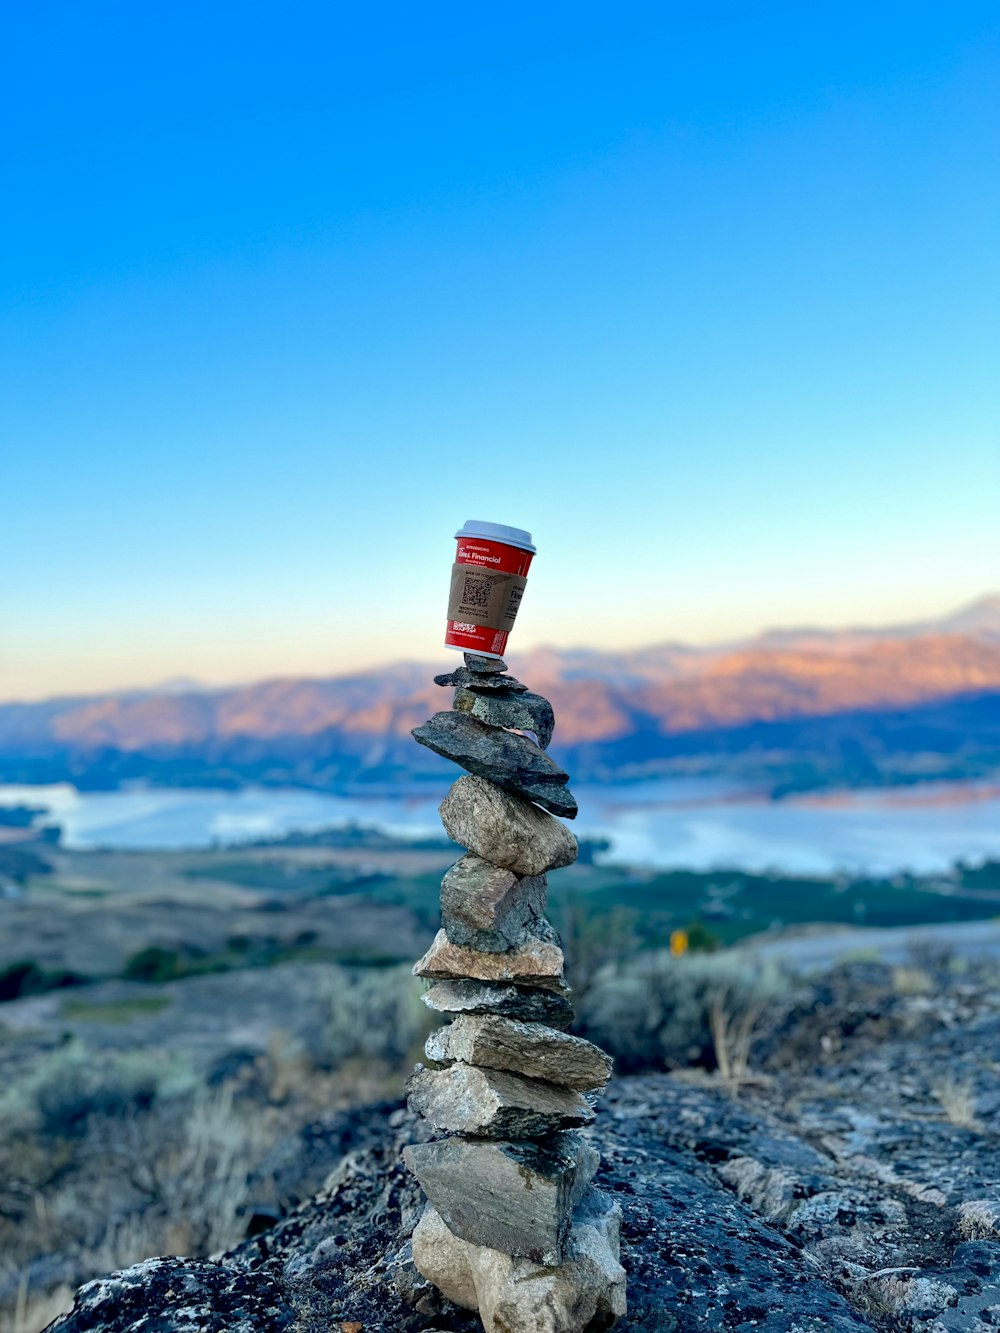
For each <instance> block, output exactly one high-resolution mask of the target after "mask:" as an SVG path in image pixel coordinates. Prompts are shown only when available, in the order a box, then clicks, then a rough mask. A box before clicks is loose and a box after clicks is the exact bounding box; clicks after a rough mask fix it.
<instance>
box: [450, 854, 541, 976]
mask: <svg viewBox="0 0 1000 1333" xmlns="http://www.w3.org/2000/svg"><path fill="white" fill-rule="evenodd" d="M544 916H545V876H544V875H535V876H517V875H515V874H514V872H513V871H512V870H504V869H502V867H500V866H494V865H491V864H490V863H489V861H484V860H482V858H481V857H478V856H476V855H474V854H473V853H471V852H470V853H467V854H466V855H465V856H463V857H462V859H461V861H458V862H456V864H455V865H453V866H452V867H451V869H450V870H449V871H448V873H447V874H446V875H445V877H444V879H443V881H442V883H441V920H442V924H443V926H444V930H445V934H446V935H447V936H448V938H449V940H451V942H452V944H461V945H464V946H465V947H466V948H469V949H478V950H480V951H481V952H483V953H503V952H504V951H505V950H507V949H516V948H518V947H519V946H520V945H522V944H525V943H526V942H527V941H528V940H529V939H530V938H532V936H535V935H537V934H538V931H539V928H540V923H541V921H542V920H543V919H544Z"/></svg>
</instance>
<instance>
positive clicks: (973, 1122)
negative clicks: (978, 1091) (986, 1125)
mask: <svg viewBox="0 0 1000 1333" xmlns="http://www.w3.org/2000/svg"><path fill="white" fill-rule="evenodd" d="M931 1092H932V1093H933V1095H934V1097H935V1098H936V1099H937V1101H938V1103H939V1104H940V1106H941V1110H942V1111H943V1112H944V1116H945V1119H946V1120H947V1121H948V1123H949V1124H951V1125H955V1126H956V1127H957V1128H958V1129H970V1130H972V1131H973V1132H974V1133H976V1134H981V1133H982V1132H983V1126H982V1124H981V1122H980V1120H979V1119H978V1117H977V1116H976V1095H975V1087H974V1085H973V1082H972V1079H971V1078H954V1077H952V1076H951V1075H948V1076H946V1077H945V1078H941V1079H939V1080H938V1081H937V1082H936V1083H933V1084H931Z"/></svg>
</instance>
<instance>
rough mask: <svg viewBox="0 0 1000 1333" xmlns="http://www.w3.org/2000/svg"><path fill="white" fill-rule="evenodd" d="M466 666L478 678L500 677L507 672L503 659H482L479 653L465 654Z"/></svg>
mask: <svg viewBox="0 0 1000 1333" xmlns="http://www.w3.org/2000/svg"><path fill="white" fill-rule="evenodd" d="M462 656H463V658H464V659H465V665H466V666H467V667H468V669H469V670H470V671H472V672H474V673H475V675H477V676H499V675H502V674H503V672H505V671H506V670H507V663H506V662H505V661H504V660H503V658H502V657H480V656H479V654H478V653H463V654H462Z"/></svg>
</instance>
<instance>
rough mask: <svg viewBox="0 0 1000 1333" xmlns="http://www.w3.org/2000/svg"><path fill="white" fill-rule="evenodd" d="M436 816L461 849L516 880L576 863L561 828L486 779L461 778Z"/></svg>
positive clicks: (566, 831) (572, 845)
mask: <svg viewBox="0 0 1000 1333" xmlns="http://www.w3.org/2000/svg"><path fill="white" fill-rule="evenodd" d="M440 813H441V819H442V822H443V823H444V826H445V829H446V830H447V832H448V836H449V837H450V838H452V839H453V840H454V841H455V842H457V843H458V845H459V846H460V847H466V848H468V850H469V851H470V852H474V853H475V854H476V856H479V857H481V858H482V859H483V860H484V861H489V862H491V864H493V865H495V866H500V867H502V868H503V869H504V870H512V871H513V872H514V873H515V874H516V875H544V874H545V872H546V871H547V870H555V869H557V868H558V867H559V866H568V865H572V863H573V862H574V861H575V860H576V858H577V853H578V848H577V843H576V838H574V837H573V834H572V833H570V831H569V829H568V828H567V827H566V825H565V824H562V823H560V822H559V820H558V819H554V818H553V817H552V815H549V814H546V812H545V811H544V810H540V809H539V808H538V806H537V805H533V804H532V803H531V802H530V801H527V800H525V799H524V798H523V797H520V796H514V795H512V794H511V793H510V792H507V791H504V790H503V789H502V788H500V787H497V786H496V785H495V784H494V783H492V782H488V781H487V780H486V779H485V778H480V777H464V778H459V780H458V781H457V782H456V783H455V785H454V786H453V787H452V789H451V791H450V792H449V793H448V795H447V796H446V797H445V798H444V801H443V802H442V803H441V810H440Z"/></svg>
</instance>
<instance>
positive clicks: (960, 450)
mask: <svg viewBox="0 0 1000 1333" xmlns="http://www.w3.org/2000/svg"><path fill="white" fill-rule="evenodd" d="M998 36H1000V19H998V17H997V13H996V10H995V7H994V6H992V5H987V4H979V3H967V4H960V5H952V6H942V5H940V4H913V3H909V4H896V3H886V4H881V5H877V6H872V5H862V4H854V3H846V4H844V3H841V4H837V5H810V6H803V5H793V4H772V5H764V6H746V5H737V4H718V5H715V6H690V5H684V6H682V5H678V4H656V5H652V4H650V5H646V4H635V5H627V6H619V7H615V8H612V7H609V6H603V5H602V6H597V5H590V4H579V3H576V4H572V5H570V4H550V5H545V6H537V5H527V4H519V3H515V4H507V5H504V6H491V7H487V6H470V5H467V4H465V5H458V4H450V3H443V4H438V5H434V6H420V7H418V6H412V5H397V4H385V5H381V6H366V7H361V6H357V7H347V6H328V5H320V4H302V3H298V4H297V3H285V4H282V5H281V6H278V5H253V4H250V5H247V4H243V5H240V6H236V5H233V4H227V3H219V4H216V5H212V6H203V5H197V6H196V5H193V4H188V3H175V4H172V5H170V6H161V7H158V8H153V7H149V6H136V5H134V4H101V3H92V4H88V5H85V6H82V5H79V4H50V3H40V4H38V5H34V6H27V5H22V6H20V7H19V9H18V10H17V11H16V12H15V13H14V14H13V18H12V20H11V21H10V27H9V30H8V33H7V36H6V38H5V42H4V50H3V53H2V55H0V62H2V68H0V99H2V101H3V103H4V106H3V108H2V111H3V118H4V124H5V125H6V126H8V127H11V126H13V127H15V130H16V132H15V133H13V134H11V133H8V134H6V135H4V136H3V142H2V144H0V159H2V173H3V174H2V179H3V181H4V193H5V202H4V207H3V209H2V210H0V431H2V435H0V450H2V455H0V494H2V496H3V499H4V501H5V503H4V505H3V523H2V527H0V550H2V554H3V559H4V566H5V568H6V570H7V571H8V573H9V574H10V575H12V577H8V578H7V579H5V580H4V584H5V586H4V589H3V591H2V592H0V696H2V697H8V698H9V697H37V696H39V695H44V694H49V693H53V692H57V691H59V692H70V691H72V692H82V691H90V690H95V689H100V688H105V687H117V686H123V685H129V684H144V683H150V682H154V681H158V680H161V679H163V678H166V677H171V676H176V675H178V674H184V675H193V676H196V677H199V678H201V679H205V680H208V681H226V680H234V679H247V678H251V677H254V676H259V675H266V674H274V673H284V672H304V673H320V672H328V671H336V670H341V669H353V668H354V667H357V666H359V665H364V664H366V663H373V662H378V661H383V660H386V659H388V658H392V657H400V656H419V657H425V658H430V657H434V656H436V655H437V656H444V654H443V652H441V651H440V650H439V643H440V637H441V629H442V620H443V612H444V600H445V595H446V585H447V575H448V565H449V563H450V560H451V558H452V549H453V548H452V543H451V541H450V537H451V534H452V533H453V532H454V530H455V528H456V527H457V526H458V525H459V524H460V523H462V522H463V521H464V520H465V519H466V518H470V517H477V518H488V519H493V520H495V521H500V522H507V523H513V524H516V525H519V526H524V527H528V528H530V529H532V531H534V533H535V535H536V540H537V543H538V546H539V550H540V554H539V556H538V559H537V562H536V566H535V569H534V571H533V573H532V578H531V583H530V585H529V589H528V593H527V595H526V598H525V602H524V605H523V610H522V613H521V618H520V619H519V623H518V627H517V630H516V631H515V633H516V635H517V639H516V643H517V644H519V645H521V646H525V647H526V646H528V645H529V644H534V643H540V642H555V643H560V644H570V643H579V642H587V643H595V644H602V645H606V646H617V645H627V644H634V643H644V642H650V641H654V640H657V639H664V638H680V639H689V640H694V641H706V640H711V639H718V638H726V637H730V636H735V635H739V634H744V633H747V632H751V631H753V630H755V629H758V628H761V627H763V626H766V625H774V624H789V623H796V624H801V623H818V624H831V625H832V624H846V623H853V622H858V621H880V620H889V619H905V618H908V617H917V616H924V615H930V614H934V613H936V612H939V611H944V610H947V609H950V608H952V607H953V606H955V605H957V604H958V603H960V602H962V601H967V600H970V599H972V598H973V597H975V596H977V595H979V594H981V593H983V592H986V591H988V590H995V589H998V588H1000V542H998V540H997V535H996V533H997V522H996V513H997V501H998V496H1000V435H998V418H1000V409H998V376H997V366H998V360H1000V320H998V314H997V311H998V309H1000V259H998V255H1000V247H998V245H997V236H998V234H1000V233H998V224H1000V114H998V113H1000V92H998V90H1000V68H998V67H1000V56H998Z"/></svg>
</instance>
